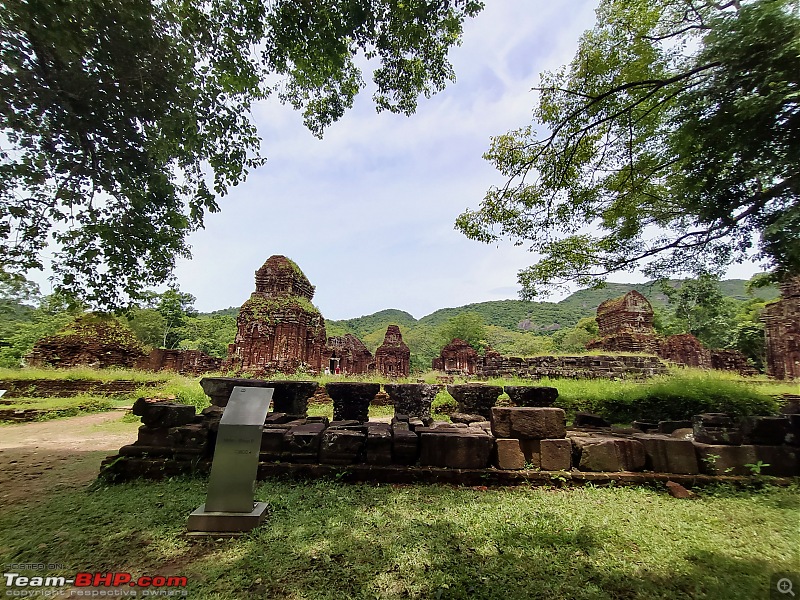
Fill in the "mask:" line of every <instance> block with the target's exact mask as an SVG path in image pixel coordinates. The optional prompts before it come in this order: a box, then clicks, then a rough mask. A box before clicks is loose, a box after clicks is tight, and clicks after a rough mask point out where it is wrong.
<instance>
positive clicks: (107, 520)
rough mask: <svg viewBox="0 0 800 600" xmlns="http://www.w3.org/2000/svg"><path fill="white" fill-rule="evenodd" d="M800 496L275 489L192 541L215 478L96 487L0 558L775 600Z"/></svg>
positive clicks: (400, 589) (435, 591)
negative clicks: (263, 518)
mask: <svg viewBox="0 0 800 600" xmlns="http://www.w3.org/2000/svg"><path fill="white" fill-rule="evenodd" d="M798 491H799V490H798V488H797V487H793V488H782V489H781V488H765V489H762V490H745V491H736V492H734V491H732V490H729V489H727V488H707V489H705V490H700V491H699V493H700V498H699V499H698V500H694V501H692V500H676V499H674V498H672V497H670V496H668V495H667V494H666V493H665V492H663V491H659V490H655V489H650V488H620V487H606V488H599V487H598V488H595V487H585V488H577V489H544V488H538V489H530V488H508V489H488V490H487V489H474V488H453V487H445V486H375V485H344V484H339V483H336V482H312V483H298V482H290V481H283V480H281V481H269V482H266V483H262V484H260V485H259V487H258V489H257V493H256V496H257V498H258V499H260V500H266V501H268V502H269V503H270V505H271V513H270V515H269V520H268V522H266V523H265V524H264V525H263V526H262V527H260V528H259V529H257V530H256V531H254V532H252V533H250V534H248V535H247V536H245V537H242V538H237V539H226V540H221V539H220V540H204V541H195V540H188V539H186V538H184V537H183V535H182V534H183V531H184V528H185V522H186V517H187V515H188V514H189V512H191V511H192V510H193V509H194V508H196V507H197V506H198V505H199V504H201V503H202V502H203V501H204V495H205V481H203V480H200V479H192V478H181V479H175V480H171V481H165V482H143V481H139V482H133V483H128V484H122V485H115V486H106V485H95V486H94V487H93V489H85V490H80V489H79V490H70V491H67V492H62V493H60V494H57V495H56V494H53V495H50V496H44V497H39V498H38V499H36V501H35V502H34V503H33V504H27V505H17V506H11V507H6V508H5V509H4V510H3V511H2V513H0V560H2V562H3V563H10V562H17V563H18V562H37V563H42V562H43V563H60V564H63V565H64V566H65V568H64V570H63V571H61V573H63V574H65V575H69V574H74V572H76V571H95V570H99V571H112V570H121V571H126V570H130V571H132V572H133V573H134V575H135V576H136V575H154V574H167V575H182V576H186V577H187V578H188V580H189V587H188V592H189V594H188V597H189V598H217V599H223V598H225V599H228V598H230V599H242V598H288V599H300V598H309V599H310V598H331V599H333V598H341V599H350V598H364V599H367V598H369V599H374V598H497V599H503V600H506V599H516V598H520V599H523V598H563V599H590V598H591V599H603V598H609V599H612V598H613V599H628V598H631V599H632V598H642V599H644V598H664V599H667V598H668V599H674V598H726V599H727V598H740V599H742V600H753V599H760V598H765V599H766V598H769V592H768V587H769V577H770V574H771V573H773V572H776V571H794V572H798V571H800V555H799V552H800V494H798Z"/></svg>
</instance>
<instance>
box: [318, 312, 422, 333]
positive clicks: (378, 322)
mask: <svg viewBox="0 0 800 600" xmlns="http://www.w3.org/2000/svg"><path fill="white" fill-rule="evenodd" d="M416 324H417V320H416V319H415V318H414V317H413V316H411V315H410V314H408V313H407V312H405V311H402V310H398V309H396V308H388V309H386V310H381V311H379V312H376V313H374V314H371V315H364V316H363V317H358V318H355V319H344V320H341V321H334V320H327V319H326V320H325V328H326V329H328V330H329V331H328V335H329V336H330V335H342V334H343V333H352V334H355V335H356V336H357V337H359V338H363V337H364V336H365V335H367V334H368V333H371V332H373V331H375V330H376V329H384V330H385V329H386V327H387V326H389V325H401V326H404V327H414V325H416ZM331 331H334V332H335V334H331Z"/></svg>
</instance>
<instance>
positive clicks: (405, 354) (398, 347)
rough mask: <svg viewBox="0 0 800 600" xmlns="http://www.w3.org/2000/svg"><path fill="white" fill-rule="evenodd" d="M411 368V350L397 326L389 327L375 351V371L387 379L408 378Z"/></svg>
mask: <svg viewBox="0 0 800 600" xmlns="http://www.w3.org/2000/svg"><path fill="white" fill-rule="evenodd" d="M410 367H411V350H409V349H408V346H407V345H406V344H405V342H404V341H403V335H402V334H401V333H400V328H399V327H398V326H397V325H389V327H387V328H386V335H385V336H384V338H383V344H381V345H380V346H379V347H378V349H377V350H376V351H375V370H376V371H377V372H378V373H380V374H381V375H385V376H386V377H408V373H409V371H410Z"/></svg>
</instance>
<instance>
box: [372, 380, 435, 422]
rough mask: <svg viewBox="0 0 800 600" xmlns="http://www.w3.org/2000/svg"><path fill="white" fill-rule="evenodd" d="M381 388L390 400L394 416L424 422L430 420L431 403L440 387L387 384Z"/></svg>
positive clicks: (418, 384) (419, 384) (423, 384)
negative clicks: (408, 417) (415, 418)
mask: <svg viewBox="0 0 800 600" xmlns="http://www.w3.org/2000/svg"><path fill="white" fill-rule="evenodd" d="M383 388H384V389H385V390H386V393H387V394H389V397H390V398H391V399H392V403H393V404H394V411H395V414H397V413H399V414H404V415H408V416H412V417H418V418H421V419H423V420H425V419H430V417H431V403H432V402H433V399H434V398H435V397H436V394H438V393H439V390H440V389H442V386H440V385H428V384H425V383H387V384H386V385H384V386H383Z"/></svg>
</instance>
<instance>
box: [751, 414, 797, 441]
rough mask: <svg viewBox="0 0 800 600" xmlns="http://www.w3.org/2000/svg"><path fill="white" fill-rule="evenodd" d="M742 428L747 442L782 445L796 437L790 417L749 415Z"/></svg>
mask: <svg viewBox="0 0 800 600" xmlns="http://www.w3.org/2000/svg"><path fill="white" fill-rule="evenodd" d="M741 430H742V438H743V440H742V441H743V443H745V444H753V445H762V446H780V445H782V444H786V443H789V442H790V441H792V440H793V439H794V436H793V435H791V434H792V433H793V432H792V427H791V421H790V420H789V417H747V418H745V419H742V423H741Z"/></svg>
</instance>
